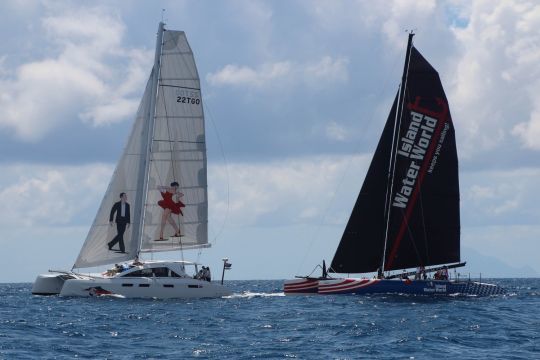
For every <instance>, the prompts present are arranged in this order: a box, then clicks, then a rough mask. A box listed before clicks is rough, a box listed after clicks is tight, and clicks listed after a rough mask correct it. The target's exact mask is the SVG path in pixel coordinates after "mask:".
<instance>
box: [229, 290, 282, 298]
mask: <svg viewBox="0 0 540 360" xmlns="http://www.w3.org/2000/svg"><path fill="white" fill-rule="evenodd" d="M276 296H285V293H283V292H279V293H259V292H251V291H244V292H242V293H240V294H232V295H229V296H224V297H223V298H225V299H239V298H248V299H251V298H256V297H276Z"/></svg>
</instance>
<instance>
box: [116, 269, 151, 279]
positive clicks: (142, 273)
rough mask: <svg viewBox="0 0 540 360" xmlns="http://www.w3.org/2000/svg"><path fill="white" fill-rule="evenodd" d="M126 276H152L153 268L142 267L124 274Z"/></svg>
mask: <svg viewBox="0 0 540 360" xmlns="http://www.w3.org/2000/svg"><path fill="white" fill-rule="evenodd" d="M122 276H125V277H152V269H141V270H137V271H134V272H132V273H129V274H125V275H122Z"/></svg>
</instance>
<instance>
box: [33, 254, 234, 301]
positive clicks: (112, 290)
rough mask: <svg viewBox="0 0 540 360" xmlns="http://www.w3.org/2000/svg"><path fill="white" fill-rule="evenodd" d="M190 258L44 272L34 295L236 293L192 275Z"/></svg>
mask: <svg viewBox="0 0 540 360" xmlns="http://www.w3.org/2000/svg"><path fill="white" fill-rule="evenodd" d="M196 265H198V264H195V263H192V262H188V261H172V262H169V261H152V262H147V263H139V264H138V265H133V264H131V265H128V264H126V266H125V267H122V268H120V269H111V270H109V271H107V272H106V273H104V274H88V275H86V274H78V273H74V272H51V273H48V274H41V275H39V276H38V277H37V278H36V281H35V282H34V286H33V287H32V294H34V295H60V296H81V297H90V296H115V297H125V298H159V299H171V298H179V299H192V298H215V297H222V296H228V295H231V294H232V292H231V291H230V290H229V289H227V288H226V287H225V286H223V285H221V284H220V283H218V282H213V281H207V280H205V279H203V278H198V277H197V276H195V277H194V276H189V274H187V273H186V271H185V269H186V267H189V266H195V272H194V273H195V274H196V273H197V270H196V269H197V267H196Z"/></svg>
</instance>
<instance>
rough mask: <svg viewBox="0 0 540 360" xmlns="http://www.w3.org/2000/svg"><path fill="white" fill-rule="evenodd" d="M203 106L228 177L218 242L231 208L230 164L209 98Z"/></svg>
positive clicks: (214, 241) (217, 234)
mask: <svg viewBox="0 0 540 360" xmlns="http://www.w3.org/2000/svg"><path fill="white" fill-rule="evenodd" d="M201 95H202V94H201ZM201 97H202V96H201ZM203 106H204V108H206V110H208V115H209V116H208V117H209V119H210V122H211V123H212V127H213V128H214V131H215V133H216V138H217V140H218V144H219V149H220V150H221V156H222V157H223V162H224V163H225V177H226V180H227V181H226V183H227V210H226V211H225V217H224V218H223V222H222V223H221V226H220V227H219V230H218V231H217V233H216V236H215V237H214V240H213V243H214V244H216V243H217V238H218V237H219V236H220V235H221V234H222V232H223V230H224V229H225V224H226V222H227V219H228V218H229V210H230V178H229V164H228V163H227V157H226V156H225V150H224V148H223V142H222V141H221V137H220V136H219V131H218V128H217V125H216V122H215V121H214V115H213V112H212V109H211V107H210V104H209V103H208V100H205V102H204V104H203ZM207 186H208V185H207Z"/></svg>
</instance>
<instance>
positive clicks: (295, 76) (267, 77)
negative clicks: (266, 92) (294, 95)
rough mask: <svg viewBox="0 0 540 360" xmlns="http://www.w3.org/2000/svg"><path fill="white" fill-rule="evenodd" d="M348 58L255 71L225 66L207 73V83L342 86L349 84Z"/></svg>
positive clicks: (268, 65)
mask: <svg viewBox="0 0 540 360" xmlns="http://www.w3.org/2000/svg"><path fill="white" fill-rule="evenodd" d="M348 63H349V61H348V59H347V58H344V57H338V58H335V59H334V58H332V57H330V56H324V57H323V58H322V59H321V60H319V61H317V62H309V63H304V64H301V63H295V62H292V61H281V62H274V63H265V64H262V65H260V66H259V67H258V68H257V69H254V68H251V67H249V66H238V65H234V64H233V65H231V64H229V65H226V66H224V67H223V68H222V69H221V70H218V71H217V72H215V73H209V74H208V75H207V76H206V80H207V81H208V82H209V83H210V84H211V85H214V86H226V85H232V86H249V87H258V88H261V87H274V86H276V85H290V84H296V83H307V84H309V85H312V86H316V87H322V86H326V85H327V84H328V83H329V82H330V83H344V82H346V81H347V80H348V71H347V65H348Z"/></svg>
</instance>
